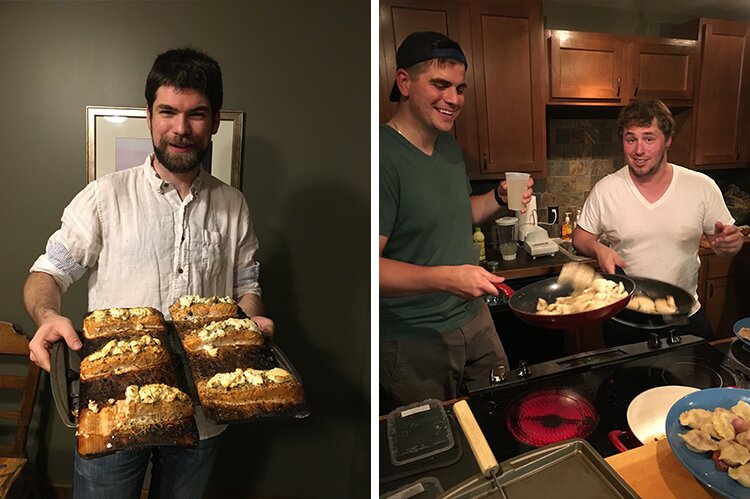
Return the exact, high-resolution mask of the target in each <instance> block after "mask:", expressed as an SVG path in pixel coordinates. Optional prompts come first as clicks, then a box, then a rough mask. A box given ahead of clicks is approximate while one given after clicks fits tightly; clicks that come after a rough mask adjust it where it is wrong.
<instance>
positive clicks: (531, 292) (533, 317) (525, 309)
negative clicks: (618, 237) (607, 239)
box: [496, 274, 635, 329]
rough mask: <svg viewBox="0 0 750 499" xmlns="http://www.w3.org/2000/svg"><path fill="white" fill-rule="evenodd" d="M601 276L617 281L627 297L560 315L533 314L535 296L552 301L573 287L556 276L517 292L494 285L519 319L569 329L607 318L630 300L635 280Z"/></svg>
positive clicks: (564, 294)
mask: <svg viewBox="0 0 750 499" xmlns="http://www.w3.org/2000/svg"><path fill="white" fill-rule="evenodd" d="M601 277H603V278H604V279H609V280H610V281H614V282H617V283H620V282H621V283H622V284H623V286H624V287H625V291H626V292H627V293H628V294H627V296H626V297H624V298H622V299H620V300H618V301H616V302H614V303H610V304H609V305H607V306H604V307H601V308H597V309H594V310H586V311H585V312H578V313H575V314H564V315H542V314H537V313H536V305H537V302H538V300H539V298H543V299H544V300H546V301H547V303H554V301H555V300H556V299H557V298H560V297H563V296H570V295H571V294H572V293H573V287H572V286H570V285H569V284H559V283H558V282H557V277H552V278H550V279H545V280H543V281H537V282H535V283H533V284H529V285H528V286H524V287H523V288H521V289H519V290H518V291H515V290H513V289H512V288H511V287H510V286H508V285H507V284H505V283H503V284H497V285H496V286H497V289H498V290H500V292H501V293H503V294H504V295H505V297H506V298H508V306H509V307H510V309H511V310H512V311H513V313H514V314H516V315H517V316H518V317H519V318H520V319H521V320H523V321H525V322H527V323H529V324H532V325H534V326H539V327H544V328H548V329H570V328H575V327H580V326H583V325H586V324H589V323H591V322H598V321H603V320H606V319H609V318H610V317H612V316H613V315H615V314H616V313H618V312H619V311H621V310H622V309H623V308H625V306H626V305H627V304H628V302H629V301H630V298H631V296H632V295H633V291H634V290H635V283H634V282H633V281H632V280H631V279H630V278H629V277H627V276H624V275H616V274H601Z"/></svg>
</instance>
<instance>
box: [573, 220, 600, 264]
mask: <svg viewBox="0 0 750 499" xmlns="http://www.w3.org/2000/svg"><path fill="white" fill-rule="evenodd" d="M599 244H601V243H600V242H599V237H598V236H597V235H594V234H591V233H589V232H586V231H585V230H583V229H581V228H580V227H576V228H575V230H573V247H575V249H576V251H578V252H579V253H581V254H582V255H586V256H589V257H592V258H596V246H597V245H599Z"/></svg>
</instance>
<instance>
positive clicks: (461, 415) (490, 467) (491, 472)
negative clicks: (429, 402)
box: [453, 400, 502, 491]
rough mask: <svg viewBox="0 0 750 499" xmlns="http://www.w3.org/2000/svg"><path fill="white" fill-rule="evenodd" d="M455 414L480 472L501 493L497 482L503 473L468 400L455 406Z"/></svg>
mask: <svg viewBox="0 0 750 499" xmlns="http://www.w3.org/2000/svg"><path fill="white" fill-rule="evenodd" d="M453 412H454V413H455V414H456V418H457V419H458V424H460V425H461V430H463V432H464V435H465V436H466V440H467V441H468V442H469V447H471V452H472V453H473V454H474V459H476V460H477V464H478V465H479V471H481V472H482V475H484V476H486V477H487V478H491V479H492V481H493V482H494V483H495V486H496V487H497V489H498V491H499V490H500V483H499V482H498V481H497V474H498V473H502V470H501V469H500V465H499V464H498V463H497V459H495V455H494V454H493V453H492V449H490V446H489V444H488V443H487V440H486V439H485V438H484V434H483V433H482V430H481V429H480V428H479V425H478V424H477V420H476V419H475V418H474V414H472V412H471V409H470V408H469V404H467V403H466V400H459V401H458V402H456V403H455V404H453Z"/></svg>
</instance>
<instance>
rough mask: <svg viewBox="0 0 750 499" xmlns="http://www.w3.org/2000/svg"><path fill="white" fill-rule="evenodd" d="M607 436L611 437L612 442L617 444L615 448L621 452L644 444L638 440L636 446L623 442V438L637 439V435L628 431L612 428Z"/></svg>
mask: <svg viewBox="0 0 750 499" xmlns="http://www.w3.org/2000/svg"><path fill="white" fill-rule="evenodd" d="M607 437H608V438H609V441H610V442H612V445H614V446H615V449H617V450H619V451H620V452H626V451H629V450H630V449H634V448H635V447H640V446H641V445H643V444H641V443H640V442H637V444H636V445H635V446H634V447H628V445H627V444H626V443H625V442H623V438H627V439H631V440H635V436H634V435H633V434H632V433H629V432H627V431H622V430H612V431H610V432H609V433H607Z"/></svg>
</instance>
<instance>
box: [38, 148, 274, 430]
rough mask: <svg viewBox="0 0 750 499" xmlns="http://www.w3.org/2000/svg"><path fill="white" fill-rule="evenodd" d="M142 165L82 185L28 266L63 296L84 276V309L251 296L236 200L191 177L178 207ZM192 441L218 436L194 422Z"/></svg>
mask: <svg viewBox="0 0 750 499" xmlns="http://www.w3.org/2000/svg"><path fill="white" fill-rule="evenodd" d="M151 161H152V156H149V157H148V158H147V159H146V161H145V162H144V163H143V165H142V166H140V167H134V168H130V169H127V170H124V171H120V172H115V173H113V174H110V175H106V176H104V177H102V178H100V179H98V180H95V181H93V182H91V183H89V184H88V185H87V186H86V187H85V188H84V189H83V190H82V191H81V192H80V193H78V195H76V197H75V198H74V199H73V200H72V201H71V203H70V204H69V205H68V206H67V207H66V208H65V211H64V212H63V216H62V225H61V227H60V229H58V230H57V231H56V232H55V233H54V234H52V236H51V237H50V238H49V240H48V242H47V249H46V252H45V253H44V254H43V255H41V256H40V257H39V258H38V259H37V260H36V262H34V265H33V266H32V267H31V271H32V272H37V271H38V272H45V273H47V274H49V275H51V276H52V277H53V278H54V279H55V281H57V283H58V285H59V286H60V289H61V290H62V291H63V292H65V291H66V290H67V289H68V287H69V286H70V285H71V284H72V283H73V282H75V281H77V280H78V279H80V278H81V277H83V276H84V275H85V274H86V272H89V279H88V303H89V310H96V309H104V308H112V307H144V306H149V307H154V308H157V309H159V310H160V311H162V313H164V315H165V317H166V318H167V319H169V305H171V304H172V303H174V302H175V301H177V300H178V299H179V298H180V297H182V296H184V295H189V294H195V295H202V296H213V295H216V296H232V297H234V298H235V299H238V298H239V297H241V296H242V295H244V294H246V293H255V294H258V295H259V294H260V292H261V289H260V285H259V283H258V274H259V264H258V263H257V262H256V261H255V260H254V254H255V251H256V250H257V249H258V240H257V238H256V237H255V233H254V231H253V226H252V220H251V217H250V210H249V208H248V206H247V201H246V200H245V197H244V195H243V194H242V193H241V192H240V191H238V190H237V189H235V188H233V187H230V186H228V185H226V184H224V183H223V182H221V181H219V180H218V179H216V178H214V177H212V176H211V175H208V174H207V173H206V172H204V171H202V170H201V171H200V173H199V175H198V176H197V177H196V178H195V180H194V181H193V185H192V186H191V188H190V193H189V194H188V195H187V196H186V197H185V199H180V196H179V195H178V193H177V190H176V189H175V188H174V186H172V185H170V184H168V183H166V182H164V181H163V180H162V179H160V178H159V177H158V176H157V175H156V172H155V171H154V169H153V167H152V166H151ZM196 416H197V417H196V419H197V420H198V422H199V431H200V433H201V438H208V437H210V436H213V435H216V434H218V433H220V431H221V428H220V427H217V426H214V429H213V430H210V429H209V428H208V426H207V425H205V424H203V422H202V420H203V418H202V417H201V416H202V415H196Z"/></svg>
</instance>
